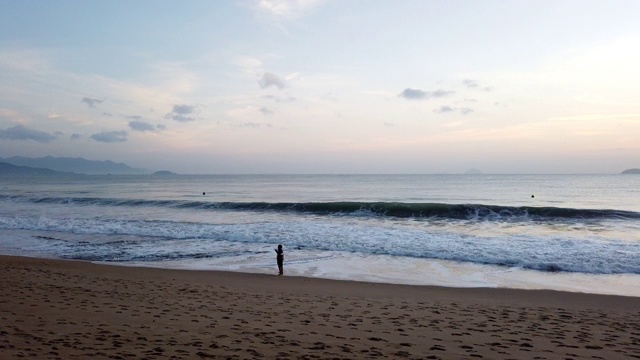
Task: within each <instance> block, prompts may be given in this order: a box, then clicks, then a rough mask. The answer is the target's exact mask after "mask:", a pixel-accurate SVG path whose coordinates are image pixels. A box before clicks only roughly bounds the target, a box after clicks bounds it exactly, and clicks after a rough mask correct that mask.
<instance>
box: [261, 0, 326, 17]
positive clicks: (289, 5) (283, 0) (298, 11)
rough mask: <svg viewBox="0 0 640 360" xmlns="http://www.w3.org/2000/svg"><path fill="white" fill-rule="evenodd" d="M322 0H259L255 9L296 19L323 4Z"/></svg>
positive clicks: (267, 13) (271, 14)
mask: <svg viewBox="0 0 640 360" xmlns="http://www.w3.org/2000/svg"><path fill="white" fill-rule="evenodd" d="M322 2H323V1H322V0H258V1H255V2H254V3H253V4H254V6H253V7H254V9H255V10H256V11H258V12H259V13H263V14H266V15H269V16H272V17H276V18H285V19H294V18H298V17H300V16H303V15H305V14H307V13H308V12H309V11H311V10H312V9H313V8H315V7H316V6H318V5H319V4H321V3H322Z"/></svg>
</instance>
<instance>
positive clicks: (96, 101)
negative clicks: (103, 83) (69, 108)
mask: <svg viewBox="0 0 640 360" xmlns="http://www.w3.org/2000/svg"><path fill="white" fill-rule="evenodd" d="M103 101H104V100H100V99H92V98H88V97H83V98H82V100H80V102H81V103H85V104H87V105H89V107H91V108H95V107H96V104H101V103H102V102H103Z"/></svg>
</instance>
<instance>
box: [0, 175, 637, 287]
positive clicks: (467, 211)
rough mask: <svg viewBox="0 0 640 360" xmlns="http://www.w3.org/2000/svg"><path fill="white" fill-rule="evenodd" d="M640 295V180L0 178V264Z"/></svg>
mask: <svg viewBox="0 0 640 360" xmlns="http://www.w3.org/2000/svg"><path fill="white" fill-rule="evenodd" d="M278 244H282V245H283V246H284V250H285V274H286V275H298V276H308V277H322V278H332V279H345V280H364V281H372V282H389V283H401V284H416V285H443V286H456V287H511V288H526V289H557V290H567V291H579V292H589V293H605V294H621V295H632V296H640V176H635V175H169V176H153V175H136V176H118V175H110V176H106V175H105V176H86V175H60V176H18V177H14V176H6V175H4V176H0V253H2V254H11V255H24V256H34V257H45V258H62V259H77V260H88V261H92V262H99V263H109V264H114V265H125V266H149V267H161V268H177V269H215V270H229V271H242V272H258V273H269V274H276V273H277V267H276V264H275V255H276V254H275V252H274V248H275V247H276V246H277V245H278Z"/></svg>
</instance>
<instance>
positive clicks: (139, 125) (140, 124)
mask: <svg viewBox="0 0 640 360" xmlns="http://www.w3.org/2000/svg"><path fill="white" fill-rule="evenodd" d="M129 127H130V128H131V130H133V131H140V132H145V131H157V128H156V127H155V126H154V125H153V124H149V123H148V122H144V121H140V120H132V121H129Z"/></svg>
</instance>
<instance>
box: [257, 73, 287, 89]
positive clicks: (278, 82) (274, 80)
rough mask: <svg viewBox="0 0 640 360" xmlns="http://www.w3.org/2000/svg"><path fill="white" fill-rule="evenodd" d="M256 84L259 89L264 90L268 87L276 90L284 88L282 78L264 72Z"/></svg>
mask: <svg viewBox="0 0 640 360" xmlns="http://www.w3.org/2000/svg"><path fill="white" fill-rule="evenodd" d="M258 84H259V85H260V88H261V89H265V88H268V87H270V86H275V87H277V88H278V89H283V88H284V80H282V78H280V77H279V76H278V75H276V74H274V73H270V72H265V73H264V74H262V78H260V80H258Z"/></svg>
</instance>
